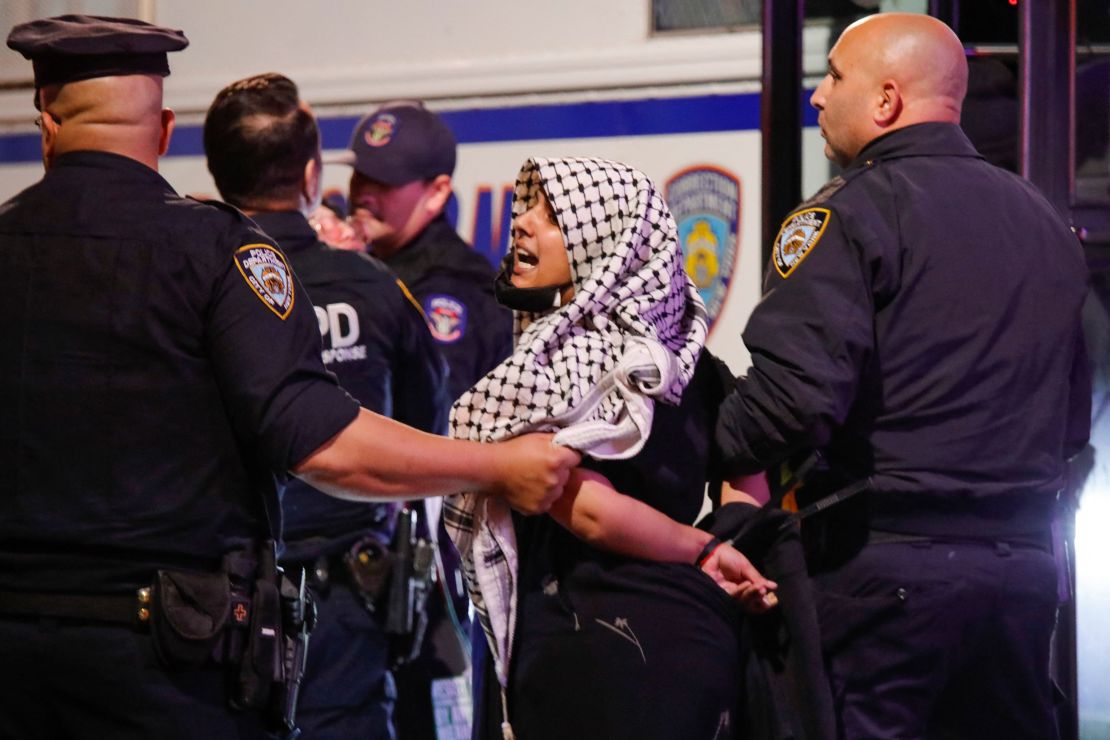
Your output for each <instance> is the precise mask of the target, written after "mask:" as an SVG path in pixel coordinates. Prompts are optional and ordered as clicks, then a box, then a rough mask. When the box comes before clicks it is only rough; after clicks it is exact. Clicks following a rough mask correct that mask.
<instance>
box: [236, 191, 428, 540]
mask: <svg viewBox="0 0 1110 740" xmlns="http://www.w3.org/2000/svg"><path fill="white" fill-rule="evenodd" d="M253 218H254V221H255V223H257V224H258V225H259V226H260V227H261V228H262V229H263V231H265V232H266V233H267V234H269V235H270V236H271V237H273V238H274V239H275V240H276V241H277V243H278V244H279V245H280V246H281V248H282V250H283V251H284V252H285V254H286V256H288V258H289V263H290V265H292V267H293V270H294V271H295V272H296V274H297V278H298V279H299V280H300V282H301V284H302V285H303V286H304V287H305V290H306V291H307V296H306V297H307V298H310V299H311V300H312V303H313V304H314V308H315V312H316V319H317V321H318V322H319V327H320V333H321V335H322V337H323V362H324V366H325V367H327V369H328V370H330V371H332V372H333V373H335V374H336V376H337V377H338V378H339V382H340V384H341V385H342V386H343V388H345V389H346V390H347V391H348V392H349V393H350V394H351V395H353V396H354V397H355V398H356V399H357V400H358V401H359V402H360V403H361V404H362V405H363V406H364V407H366V408H368V409H370V410H371V411H376V412H377V413H379V414H384V415H385V416H390V417H392V418H394V419H396V420H398V421H400V422H403V423H405V424H408V425H409V426H412V427H415V428H417V429H422V430H424V431H426V432H431V433H433V434H443V433H444V432H445V431H446V427H447V411H448V409H449V406H450V404H449V402H448V400H447V391H446V386H445V383H444V381H445V377H446V374H447V373H446V367H445V365H444V361H443V357H442V356H441V355H440V353H439V350H438V349H437V347H436V344H435V342H434V341H432V337H431V334H430V333H429V332H428V327H427V325H426V324H425V323H424V317H423V315H422V314H421V312H420V309H419V308H418V307H417V305H416V303H415V302H414V301H413V300H412V299H411V298H410V297H409V295H408V292H407V290H406V289H405V287H404V285H403V284H402V283H400V282H399V281H398V280H397V278H396V276H394V275H393V274H392V273H391V272H390V271H389V270H388V269H387V268H386V267H385V266H384V265H383V264H382V263H381V262H379V261H378V260H376V259H374V258H373V257H369V256H367V255H365V254H362V253H359V252H350V251H344V250H340V249H332V248H330V247H328V246H327V245H326V244H323V243H322V242H320V241H319V240H318V239H317V236H316V232H315V231H314V230H313V229H312V227H311V226H310V225H309V224H308V221H307V220H305V218H304V216H302V215H301V214H300V213H297V212H295V211H291V212H281V213H258V214H255V215H254V216H253ZM392 506H393V505H391V504H364V503H357V502H353V501H344V500H341V499H337V498H334V497H332V496H328V495H327V494H324V493H321V492H319V491H317V490H316V489H314V488H312V487H311V486H309V485H308V484H306V483H304V482H303V481H300V480H298V479H292V480H290V481H289V483H288V484H287V485H286V486H285V491H284V494H283V498H282V509H283V511H284V514H285V539H286V540H287V542H286V557H288V558H291V559H303V558H302V556H304V557H308V556H309V555H312V556H315V555H318V554H323V551H322V550H321V551H319V552H317V551H312V552H307V551H303V550H304V548H302V547H301V546H300V545H299V544H298V543H297V542H296V541H297V540H302V539H304V538H308V537H312V538H318V540H320V541H319V542H318V543H317V544H318V545H319V546H320V547H322V548H323V549H324V550H330V549H333V548H332V547H331V546H332V545H336V546H339V545H342V544H344V543H345V542H346V541H347V540H349V539H350V537H347V536H346V535H356V536H357V533H359V532H361V531H363V530H365V529H374V530H377V531H378V532H379V533H380V534H381V535H382V537H383V538H384V539H385V540H386V541H388V539H389V534H390V531H391V530H392V526H393V517H392V516H390V514H391V509H392Z"/></svg>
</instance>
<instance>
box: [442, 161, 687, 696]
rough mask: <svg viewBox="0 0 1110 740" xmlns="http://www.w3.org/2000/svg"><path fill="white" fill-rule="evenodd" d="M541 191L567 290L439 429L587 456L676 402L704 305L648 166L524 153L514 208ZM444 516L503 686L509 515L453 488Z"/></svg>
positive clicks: (518, 327)
mask: <svg viewBox="0 0 1110 740" xmlns="http://www.w3.org/2000/svg"><path fill="white" fill-rule="evenodd" d="M541 192H542V193H543V194H545V195H546V197H547V200H548V202H549V203H550V204H551V208H552V210H553V211H554V214H555V218H556V220H557V221H558V223H559V226H560V228H561V230H562V232H563V238H564V242H565V245H566V248H567V253H568V256H569V260H570V268H571V278H572V281H573V283H574V296H573V298H572V299H571V300H570V302H568V303H567V304H566V305H564V306H561V307H559V308H556V309H553V310H552V311H550V312H547V313H544V314H527V313H519V312H518V313H517V314H516V316H515V331H516V339H517V341H516V349H515V351H514V352H513V354H512V355H511V356H510V357H509V358H508V359H506V360H505V361H504V362H502V363H501V364H500V365H498V366H497V367H496V368H494V369H493V370H492V371H491V372H490V373H489V374H488V375H486V376H485V377H484V378H482V379H481V380H480V381H478V383H477V384H476V385H475V386H474V387H473V388H471V389H470V390H469V391H468V392H467V393H465V394H463V396H462V397H461V398H459V399H458V401H456V402H455V405H454V407H453V408H452V410H451V434H452V436H454V437H457V438H461V439H469V440H475V441H481V442H490V441H496V440H504V439H508V438H511V437H515V436H518V435H520V434H524V433H527V432H532V431H556V430H561V431H559V434H558V435H557V436H556V442H558V443H561V444H566V445H568V446H570V447H573V448H575V449H578V450H580V451H582V452H584V453H586V454H591V455H593V456H595V457H614V458H626V457H631V456H632V455H634V454H636V452H638V451H639V449H640V448H641V447H642V445H643V443H644V441H646V439H647V435H648V434H649V432H650V430H651V418H652V410H653V408H654V407H653V400H652V399H653V398H657V399H658V400H660V401H663V402H664V403H671V404H677V403H678V402H679V400H680V399H681V397H682V392H683V390H684V389H685V387H686V384H687V383H688V382H689V381H690V378H691V377H692V376H693V373H694V366H695V364H696V363H697V360H698V356H699V355H700V353H701V350H702V347H703V346H704V344H705V338H706V333H707V328H706V315H705V307H704V305H703V304H702V301H701V298H700V296H699V295H698V291H697V288H696V287H695V286H694V284H693V282H692V281H691V280H690V279H689V277H688V276H687V275H686V272H685V270H684V268H683V260H682V254H681V251H680V249H679V244H678V238H677V230H676V228H675V223H674V219H673V218H672V217H671V214H670V211H669V210H668V209H667V206H666V204H665V203H664V202H663V198H662V195H661V194H660V193H659V191H658V190H657V189H656V187H655V185H654V184H653V183H652V181H651V180H649V179H648V178H647V176H646V175H644V174H643V173H641V172H639V171H637V170H635V169H632V168H631V167H628V166H626V165H623V164H620V163H617V162H610V161H606V160H600V159H530V160H528V161H527V162H525V163H524V166H523V167H522V168H521V171H520V174H519V176H518V177H517V182H516V190H515V193H514V196H513V207H512V212H513V217H514V218H517V217H519V216H520V215H521V214H523V213H525V212H526V211H527V210H529V209H530V208H531V207H532V206H534V205H535V204H536V203H537V201H538V200H539V199H540V197H541ZM510 257H511V255H510ZM443 516H444V523H445V525H446V527H447V530H448V533H449V534H450V535H451V538H452V539H453V540H454V542H455V544H456V545H457V546H458V548H459V551H460V553H461V555H462V560H463V572H464V574H465V575H466V577H467V581H468V585H469V587H470V593H471V597H472V599H473V601H474V604H475V606H476V608H477V612H478V616H479V619H480V621H481V623H482V626H483V628H484V629H485V631H486V634H487V636H488V637H489V640H490V646H491V650H492V653H493V656H494V663H495V666H496V669H497V674H498V676H499V678H500V680H501V682H502V684H503V685H504V684H505V683H506V681H507V676H508V664H509V648H510V646H511V645H512V635H513V626H514V622H515V616H516V615H515V611H516V592H515V583H516V573H517V559H516V540H515V535H514V532H513V525H512V519H511V514H510V511H509V509H508V507H507V505H506V504H505V503H504V502H503V501H501V500H500V499H494V498H490V497H485V496H480V495H477V494H462V495H460V496H453V497H451V498H449V499H448V500H447V501H446V502H445V505H444V514H443Z"/></svg>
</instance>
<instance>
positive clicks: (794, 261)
mask: <svg viewBox="0 0 1110 740" xmlns="http://www.w3.org/2000/svg"><path fill="white" fill-rule="evenodd" d="M830 216H831V213H830V212H829V210H828V209H827V208H806V209H805V210H802V211H798V212H796V213H794V214H791V216H790V218H788V219H786V221H785V222H783V224H782V228H781V229H779V235H778V236H777V237H775V248H774V253H773V257H772V259H773V260H774V263H775V269H776V270H778V273H779V275H782V276H783V277H784V278H786V277H789V276H790V273H792V272H794V270H795V268H797V267H798V265H800V264H801V263H802V260H804V259H805V258H806V255H808V254H809V253H810V251H812V250H813V248H814V247H815V246H817V242H818V241H820V239H821V235H822V234H823V233H825V227H826V226H828V224H829V217H830Z"/></svg>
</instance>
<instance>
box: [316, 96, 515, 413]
mask: <svg viewBox="0 0 1110 740" xmlns="http://www.w3.org/2000/svg"><path fill="white" fill-rule="evenodd" d="M333 161H339V162H343V163H346V164H350V165H351V166H352V167H353V168H354V173H353V174H352V175H351V185H350V198H349V200H350V204H351V209H352V211H353V214H352V215H353V217H354V219H353V220H354V223H355V225H356V226H357V227H359V228H360V229H361V231H362V233H363V235H364V237H365V238H366V239H367V241H368V243H369V244H370V247H371V249H372V251H373V253H374V255H375V256H377V257H379V258H380V259H382V260H383V261H384V262H385V263H386V264H387V265H389V268H390V269H391V270H393V271H394V272H395V273H397V276H398V277H400V278H401V280H403V281H404V283H405V284H406V285H407V286H409V289H410V290H412V292H413V295H415V296H416V299H417V301H419V303H420V305H421V306H422V307H423V309H424V313H425V315H426V316H427V317H428V326H429V327H430V328H431V330H432V336H434V337H435V338H436V341H438V342H439V345H440V349H442V350H443V355H444V357H446V358H447V364H448V366H449V367H450V369H451V375H450V378H449V380H448V389H449V391H450V394H451V398H452V400H454V399H456V398H458V397H459V396H461V395H462V394H463V393H464V392H466V391H467V390H468V389H469V388H470V386H472V385H474V383H475V382H477V380H478V379H479V378H481V377H482V376H483V375H485V374H486V373H487V372H489V371H490V370H491V369H493V367H494V366H495V365H497V363H499V362H501V360H503V359H505V357H507V356H508V354H509V351H510V350H511V349H512V314H511V313H510V312H509V311H508V310H507V309H505V308H503V307H502V306H501V305H499V304H498V303H497V301H496V299H495V298H494V293H493V283H494V272H493V268H492V267H491V266H490V264H489V262H488V261H487V260H486V259H485V258H484V257H483V256H482V255H480V254H478V253H477V252H475V251H474V250H473V249H471V248H470V246H469V245H467V243H466V242H464V241H463V240H462V239H461V238H460V237H459V235H458V232H456V231H455V229H454V228H453V227H452V226H451V224H450V223H449V222H448V221H447V217H446V215H445V214H444V208H445V207H446V205H447V201H448V199H449V198H450V197H451V174H452V173H453V172H454V171H455V136H454V134H452V133H451V129H449V128H448V127H447V124H446V123H444V122H443V119H442V118H440V117H439V116H437V115H436V114H435V113H432V112H431V111H429V110H427V109H426V108H424V106H423V105H420V104H419V103H406V104H399V105H389V106H386V107H383V108H381V109H379V110H376V111H374V112H373V113H371V114H370V115H368V116H366V117H365V118H363V119H362V121H360V122H359V124H358V126H356V127H355V131H354V134H352V136H351V146H350V149H349V150H348V151H346V152H344V153H343V155H341V156H340V157H339V158H338V159H336V160H333Z"/></svg>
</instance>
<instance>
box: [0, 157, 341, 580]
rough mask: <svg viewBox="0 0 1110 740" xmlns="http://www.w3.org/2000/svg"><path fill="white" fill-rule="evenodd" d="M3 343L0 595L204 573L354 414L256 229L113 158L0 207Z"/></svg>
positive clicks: (267, 518)
mask: <svg viewBox="0 0 1110 740" xmlns="http://www.w3.org/2000/svg"><path fill="white" fill-rule="evenodd" d="M0 341H2V344H3V347H4V350H3V351H2V352H0V466H2V467H3V470H4V471H5V482H4V483H3V484H2V485H0V489H2V493H0V589H14V590H41V591H52V592H61V593H66V592H97V591H100V592H111V591H121V592H131V593H134V588H136V587H138V586H140V585H150V583H151V581H152V578H153V575H154V571H155V570H156V569H158V568H184V569H190V570H215V569H216V568H217V567H218V566H219V564H220V561H221V557H222V555H223V554H224V553H225V552H227V551H229V550H232V549H235V548H237V547H242V546H244V545H246V544H247V543H249V542H252V541H257V540H259V539H263V538H265V537H268V536H270V534H271V531H272V530H271V528H275V529H276V527H277V526H278V522H277V517H278V511H277V502H276V493H275V486H274V474H284V471H286V470H288V469H289V468H291V467H293V466H295V465H296V464H297V463H299V462H301V461H302V460H303V459H304V458H305V457H307V456H308V455H309V454H311V453H312V452H313V451H315V450H316V449H317V448H319V447H320V445H322V444H323V443H324V442H326V441H327V440H328V439H330V438H331V437H333V436H334V435H335V434H337V433H338V432H339V431H340V430H342V429H343V428H344V427H346V426H347V425H348V424H349V423H350V422H351V421H352V420H353V419H354V418H355V416H356V414H357V413H358V404H357V403H356V402H355V401H354V400H353V399H352V398H351V397H350V396H349V395H347V394H346V393H345V392H343V390H342V389H341V388H339V386H338V385H337V383H336V381H335V377H334V376H333V375H331V374H330V373H328V372H327V371H326V370H325V369H324V366H323V364H322V363H321V362H320V333H319V330H318V328H317V321H316V316H315V315H314V313H313V311H312V306H311V304H310V303H309V302H308V301H307V300H306V299H305V296H304V289H303V287H302V286H301V285H300V284H298V283H297V281H296V278H295V276H294V275H293V273H292V271H291V270H290V269H289V266H288V264H287V262H286V258H285V256H284V255H283V254H282V253H281V252H280V250H278V249H277V247H275V246H274V244H273V242H272V241H271V240H270V238H269V237H267V236H266V235H265V234H263V233H262V232H260V231H259V230H258V229H257V228H256V227H255V226H254V224H252V223H251V222H250V221H249V220H248V219H247V218H246V217H245V216H243V215H242V214H241V213H239V212H238V211H235V210H234V209H231V208H228V207H219V206H214V205H208V204H204V203H199V202H197V201H194V200H189V199H186V198H181V197H179V196H178V195H177V194H176V193H174V191H173V189H172V188H171V187H170V186H169V185H168V184H167V183H166V181H165V180H164V179H162V178H161V177H160V176H159V175H158V173H157V172H155V171H154V170H152V169H150V168H148V167H146V166H145V165H143V164H141V163H139V162H137V161H135V160H132V159H128V158H126V157H122V156H118V155H115V154H108V153H105V152H95V151H81V152H71V153H68V154H64V155H62V156H60V157H59V158H58V159H57V160H56V161H55V163H54V166H53V167H51V169H50V170H49V171H48V172H47V173H46V176H45V177H44V178H43V179H42V181H41V182H39V183H37V184H35V185H33V186H31V187H30V188H28V189H27V190H25V191H23V192H22V193H20V194H19V195H17V196H16V197H15V198H13V199H12V200H10V201H8V202H7V203H5V204H4V205H3V206H0Z"/></svg>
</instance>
